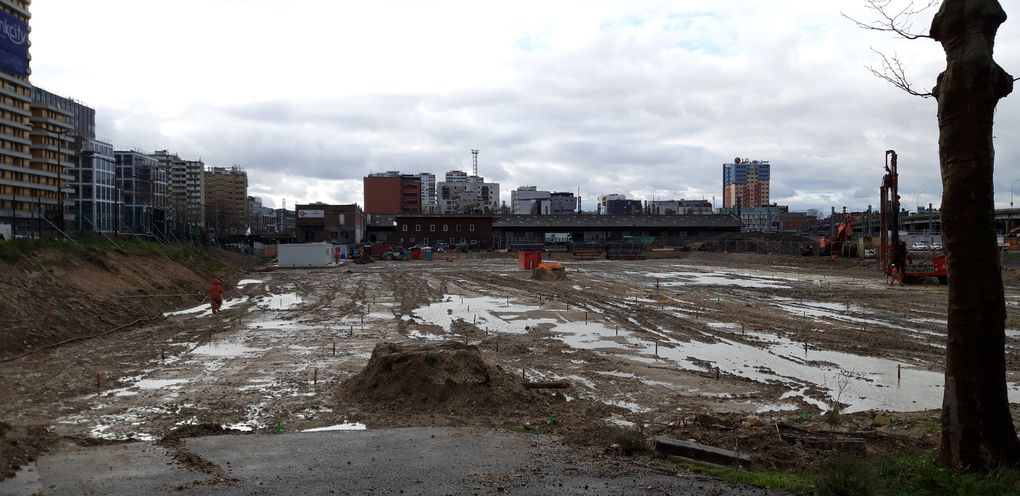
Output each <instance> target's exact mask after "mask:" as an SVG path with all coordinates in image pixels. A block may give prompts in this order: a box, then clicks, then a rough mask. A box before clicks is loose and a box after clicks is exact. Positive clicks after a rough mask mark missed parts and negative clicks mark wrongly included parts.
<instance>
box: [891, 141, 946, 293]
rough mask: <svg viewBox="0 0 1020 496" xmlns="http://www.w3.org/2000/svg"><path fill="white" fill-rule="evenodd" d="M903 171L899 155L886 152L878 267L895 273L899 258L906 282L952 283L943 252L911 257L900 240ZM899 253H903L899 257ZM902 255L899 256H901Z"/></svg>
mask: <svg viewBox="0 0 1020 496" xmlns="http://www.w3.org/2000/svg"><path fill="white" fill-rule="evenodd" d="M899 181H900V176H899V172H897V170H896V152H895V151H893V150H886V152H885V175H884V176H882V186H881V188H880V189H879V195H880V199H879V205H880V206H881V227H880V229H881V235H880V241H879V245H878V268H879V270H881V271H882V272H883V273H885V274H886V275H890V274H892V266H893V264H894V263H896V259H897V258H900V259H901V262H900V263H901V264H903V265H904V267H902V268H901V269H902V270H903V282H907V283H909V282H920V281H923V280H924V279H926V278H928V277H934V278H936V279H938V281H939V283H940V284H946V283H948V282H949V270H948V266H947V265H946V256H945V254H943V253H941V251H936V250H934V249H932V250H931V251H930V253H929V255H930V256H928V257H924V259H923V260H922V257H920V256H918V257H914V258H917V260H914V259H912V258H911V257H908V256H907V247H906V245H905V243H904V242H902V241H901V240H900V195H899ZM897 250H899V254H897ZM897 255H899V256H897Z"/></svg>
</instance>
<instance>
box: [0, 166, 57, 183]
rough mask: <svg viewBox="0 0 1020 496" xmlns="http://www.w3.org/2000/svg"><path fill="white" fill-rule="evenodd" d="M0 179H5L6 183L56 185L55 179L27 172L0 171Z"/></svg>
mask: <svg viewBox="0 0 1020 496" xmlns="http://www.w3.org/2000/svg"><path fill="white" fill-rule="evenodd" d="M41 170H45V169H41ZM47 172H49V171H47ZM0 178H3V179H6V180H8V181H18V182H22V183H34V184H49V185H56V184H57V179H54V178H52V177H45V176H38V175H36V174H31V173H27V172H11V171H0Z"/></svg>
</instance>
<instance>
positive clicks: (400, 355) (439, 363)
mask: <svg viewBox="0 0 1020 496" xmlns="http://www.w3.org/2000/svg"><path fill="white" fill-rule="evenodd" d="M340 394H341V396H342V397H343V398H344V399H345V400H347V401H354V402H360V403H366V404H375V405H380V406H386V407H391V408H396V409H407V410H413V411H423V410H429V411H432V410H467V409H470V410H472V411H477V410H479V409H489V408H493V407H495V406H497V405H499V406H501V407H511V408H512V407H513V406H514V405H521V404H526V403H530V402H533V401H535V400H536V399H537V397H536V396H535V395H534V394H533V393H531V392H530V391H528V390H526V389H525V388H524V386H523V385H522V384H521V383H520V382H518V381H517V380H516V378H514V377H512V376H511V375H510V374H508V373H507V372H505V371H503V370H502V369H501V368H500V367H494V366H492V365H490V364H489V363H488V362H486V361H485V360H483V359H482V356H481V353H480V352H479V350H478V347H476V346H472V345H466V344H461V343H456V342H447V343H442V344H439V345H433V346H413V345H399V344H394V343H379V344H378V345H376V347H375V349H374V350H373V351H372V358H370V359H369V361H368V364H367V365H366V366H365V368H364V369H363V370H362V371H361V372H360V373H358V374H357V375H355V376H354V377H352V378H351V379H349V380H347V381H346V382H344V383H343V384H342V385H341V386H340Z"/></svg>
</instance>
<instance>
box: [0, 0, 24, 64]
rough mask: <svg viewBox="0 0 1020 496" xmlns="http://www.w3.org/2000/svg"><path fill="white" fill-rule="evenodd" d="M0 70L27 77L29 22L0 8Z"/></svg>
mask: <svg viewBox="0 0 1020 496" xmlns="http://www.w3.org/2000/svg"><path fill="white" fill-rule="evenodd" d="M0 70H3V71H4V72H7V73H9V74H13V75H15V76H21V77H27V76H28V75H29V73H30V72H31V71H30V70H29V68H28V23H26V22H25V21H22V20H21V19H18V18H17V17H15V16H13V15H11V14H9V13H7V12H6V11H3V10H0Z"/></svg>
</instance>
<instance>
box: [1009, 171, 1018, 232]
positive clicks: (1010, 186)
mask: <svg viewBox="0 0 1020 496" xmlns="http://www.w3.org/2000/svg"><path fill="white" fill-rule="evenodd" d="M1016 183H1020V178H1017V179H1014V180H1013V183H1012V184H1010V185H1009V216H1007V217H1006V233H1007V234H1009V230H1010V229H1012V228H1013V186H1016Z"/></svg>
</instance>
